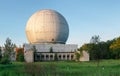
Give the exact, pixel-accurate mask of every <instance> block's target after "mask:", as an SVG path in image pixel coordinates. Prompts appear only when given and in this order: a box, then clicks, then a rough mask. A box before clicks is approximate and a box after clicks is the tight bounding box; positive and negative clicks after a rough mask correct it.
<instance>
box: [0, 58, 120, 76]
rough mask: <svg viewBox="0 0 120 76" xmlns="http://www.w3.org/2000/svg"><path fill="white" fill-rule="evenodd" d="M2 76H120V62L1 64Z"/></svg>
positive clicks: (0, 74)
mask: <svg viewBox="0 0 120 76" xmlns="http://www.w3.org/2000/svg"><path fill="white" fill-rule="evenodd" d="M0 76H120V60H101V61H100V63H99V65H98V64H97V62H95V61H90V62H74V61H56V62H35V63H21V62H13V63H12V64H9V65H2V64H0Z"/></svg>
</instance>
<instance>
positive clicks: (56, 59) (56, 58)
mask: <svg viewBox="0 0 120 76" xmlns="http://www.w3.org/2000/svg"><path fill="white" fill-rule="evenodd" d="M54 58H55V59H54V60H55V61H58V57H57V53H55V56H54Z"/></svg>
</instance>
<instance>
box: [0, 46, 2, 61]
mask: <svg viewBox="0 0 120 76" xmlns="http://www.w3.org/2000/svg"><path fill="white" fill-rule="evenodd" d="M1 59H2V49H1V47H0V61H1Z"/></svg>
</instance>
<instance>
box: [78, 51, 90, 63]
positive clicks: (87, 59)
mask: <svg viewBox="0 0 120 76" xmlns="http://www.w3.org/2000/svg"><path fill="white" fill-rule="evenodd" d="M82 53H83V56H82V57H80V61H89V53H88V52H86V51H83V52H82Z"/></svg>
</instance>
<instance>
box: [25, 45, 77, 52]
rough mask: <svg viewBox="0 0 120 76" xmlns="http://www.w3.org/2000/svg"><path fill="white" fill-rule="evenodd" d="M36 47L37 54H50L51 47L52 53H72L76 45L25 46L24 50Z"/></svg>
mask: <svg viewBox="0 0 120 76" xmlns="http://www.w3.org/2000/svg"><path fill="white" fill-rule="evenodd" d="M33 46H36V49H37V52H50V48H51V47H52V49H53V52H74V51H76V50H77V48H78V46H77V45H76V44H25V47H24V50H25V51H27V50H31V49H32V48H33Z"/></svg>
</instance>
